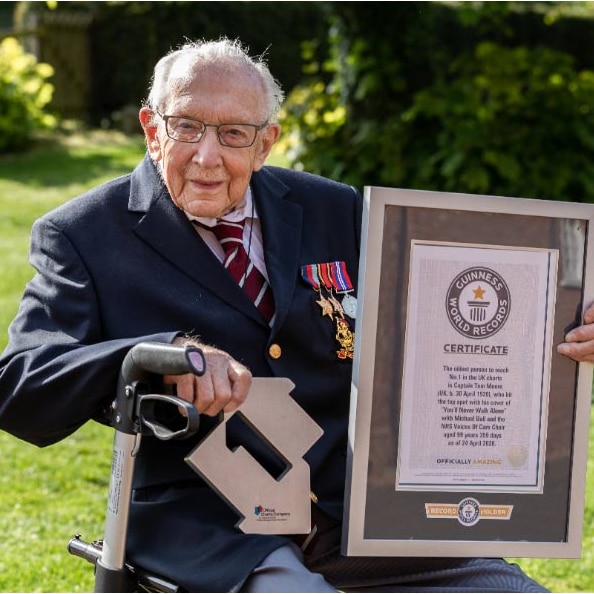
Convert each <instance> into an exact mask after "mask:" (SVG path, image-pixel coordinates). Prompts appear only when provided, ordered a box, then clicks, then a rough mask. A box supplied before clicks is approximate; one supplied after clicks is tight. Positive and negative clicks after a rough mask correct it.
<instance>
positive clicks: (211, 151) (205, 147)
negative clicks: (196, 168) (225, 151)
mask: <svg viewBox="0 0 594 594" xmlns="http://www.w3.org/2000/svg"><path fill="white" fill-rule="evenodd" d="M194 146H195V151H194V156H193V160H194V161H196V162H197V163H199V164H200V165H202V166H211V167H212V166H213V165H218V164H219V163H220V160H221V152H222V151H221V149H222V148H223V147H222V146H221V143H220V142H219V138H218V136H217V131H216V128H212V127H211V126H207V127H206V129H205V130H204V134H203V135H202V138H201V139H200V142H197V143H196V144H195V145H194Z"/></svg>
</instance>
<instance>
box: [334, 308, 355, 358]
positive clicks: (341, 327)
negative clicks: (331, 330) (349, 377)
mask: <svg viewBox="0 0 594 594" xmlns="http://www.w3.org/2000/svg"><path fill="white" fill-rule="evenodd" d="M335 338H336V340H337V341H338V344H339V345H340V349H339V350H338V351H336V354H337V355H338V358H339V359H352V358H353V354H354V352H355V334H354V333H353V332H352V331H351V329H350V328H349V323H348V322H347V321H346V320H345V319H344V318H336V335H335Z"/></svg>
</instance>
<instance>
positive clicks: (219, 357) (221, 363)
mask: <svg viewBox="0 0 594 594" xmlns="http://www.w3.org/2000/svg"><path fill="white" fill-rule="evenodd" d="M173 344H175V345H178V346H186V345H194V346H197V347H199V348H200V349H201V350H202V352H203V353H204V359H205V361H206V371H205V373H204V375H202V376H200V377H198V376H196V375H194V374H191V373H188V374H184V375H165V376H163V383H164V384H165V385H168V386H171V387H172V388H173V389H174V391H175V393H176V394H177V396H178V397H179V398H183V399H184V400H187V401H188V402H191V403H192V404H194V406H195V407H196V408H197V409H198V412H200V413H202V414H205V415H208V416H213V417H214V416H216V415H218V414H219V413H220V412H226V413H228V412H232V411H234V410H235V409H237V408H238V407H239V406H240V405H241V404H242V403H243V402H244V401H245V399H246V398H247V395H248V392H249V390H250V386H251V383H252V374H251V372H250V370H249V369H248V368H247V367H245V366H244V365H242V364H241V363H239V362H238V361H236V360H235V359H233V357H231V355H229V354H228V353H226V352H225V351H221V350H219V349H216V348H214V347H210V346H207V345H204V344H201V343H199V342H198V341H196V340H193V339H190V338H186V337H179V338H176V339H175V340H174V341H173Z"/></svg>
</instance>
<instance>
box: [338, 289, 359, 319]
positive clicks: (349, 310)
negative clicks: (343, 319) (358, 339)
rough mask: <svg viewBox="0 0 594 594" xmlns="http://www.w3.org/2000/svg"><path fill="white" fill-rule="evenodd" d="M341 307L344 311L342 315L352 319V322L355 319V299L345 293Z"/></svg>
mask: <svg viewBox="0 0 594 594" xmlns="http://www.w3.org/2000/svg"><path fill="white" fill-rule="evenodd" d="M342 307H343V309H344V313H345V314H346V315H347V316H349V317H351V318H353V320H354V319H355V318H356V317H357V298H356V297H353V296H352V295H350V294H349V293H346V294H345V296H344V297H343V298H342Z"/></svg>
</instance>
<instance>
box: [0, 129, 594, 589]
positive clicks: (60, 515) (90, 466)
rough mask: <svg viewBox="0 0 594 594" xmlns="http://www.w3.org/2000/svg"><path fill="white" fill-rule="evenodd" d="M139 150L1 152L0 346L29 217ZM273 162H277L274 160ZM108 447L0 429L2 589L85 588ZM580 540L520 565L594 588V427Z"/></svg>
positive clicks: (96, 435) (116, 141)
mask: <svg viewBox="0 0 594 594" xmlns="http://www.w3.org/2000/svg"><path fill="white" fill-rule="evenodd" d="M143 152H144V147H143V141H142V139H141V138H139V137H135V138H126V137H124V136H122V135H119V134H116V133H106V132H93V133H87V134H77V135H72V136H69V137H67V138H63V139H50V140H48V141H46V142H45V143H43V145H41V146H40V147H38V148H37V149H36V150H34V151H31V152H29V153H27V154H23V155H17V156H5V157H0V349H2V348H3V347H4V345H5V344H6V328H7V326H8V323H9V322H10V320H11V319H12V318H13V317H14V314H15V313H16V310H17V307H18V302H19V299H20V296H21V294H22V291H23V288H24V285H25V283H26V281H27V280H28V279H29V278H30V276H31V275H32V272H33V271H32V269H31V268H30V267H29V265H28V264H27V250H28V241H29V230H30V227H31V224H32V222H33V221H34V219H35V218H36V217H38V216H39V215H41V214H42V213H44V212H46V211H48V210H49V209H50V208H52V207H54V206H56V205H58V204H60V203H62V202H64V201H65V200H67V199H68V198H71V197H73V196H75V195H76V194H79V193H80V192H82V191H84V190H85V189H87V188H89V187H91V186H94V185H96V184H98V183H100V182H101V181H104V180H107V179H110V178H112V177H115V176H117V175H120V174H123V173H127V172H128V171H129V170H131V169H132V168H133V167H134V165H135V164H136V163H137V162H138V161H139V160H140V159H141V158H142V155H143ZM273 159H274V160H275V161H276V162H280V161H281V158H280V157H279V156H274V157H273ZM33 412H34V411H32V413H33ZM593 420H594V419H593ZM111 446H112V432H111V430H110V429H108V428H106V427H102V426H100V425H97V424H94V423H89V424H87V425H85V426H84V427H83V428H82V429H80V430H79V431H78V432H77V433H76V434H75V435H73V436H71V437H69V438H68V439H66V440H64V441H62V442H61V443H59V444H56V445H54V446H51V447H49V448H45V449H38V448H36V447H34V446H31V445H29V444H26V443H23V442H20V441H18V440H17V439H15V438H13V437H11V436H10V435H7V434H5V433H1V432H0V452H1V456H0V523H1V524H0V525H1V531H0V534H1V536H2V537H1V538H0V591H1V592H88V591H92V590H93V584H94V582H93V572H92V567H91V565H89V564H88V563H86V562H85V561H83V560H82V559H77V558H75V557H72V556H71V555H69V554H68V553H67V551H66V545H67V543H68V540H69V539H70V538H71V537H72V536H73V535H74V534H75V533H76V532H80V533H81V534H82V536H83V538H84V539H86V540H89V539H90V540H92V539H94V538H98V537H100V536H101V531H102V525H103V519H104V513H105V507H106V498H107V488H108V480H109V471H110V464H111ZM543 521H546V518H545V519H543ZM583 543H584V544H583V555H582V558H581V559H575V560H573V559H572V560H568V559H553V560H550V559H521V560H518V561H519V562H520V563H521V565H522V566H523V567H524V569H525V570H526V571H527V572H528V573H529V574H530V575H532V576H533V577H534V578H535V579H537V580H538V581H540V582H541V583H543V584H544V585H545V586H546V587H548V588H549V589H551V590H552V591H555V592H588V591H594V423H592V424H591V428H590V456H589V463H588V482H587V497H586V511H585V520H584V540H583Z"/></svg>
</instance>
